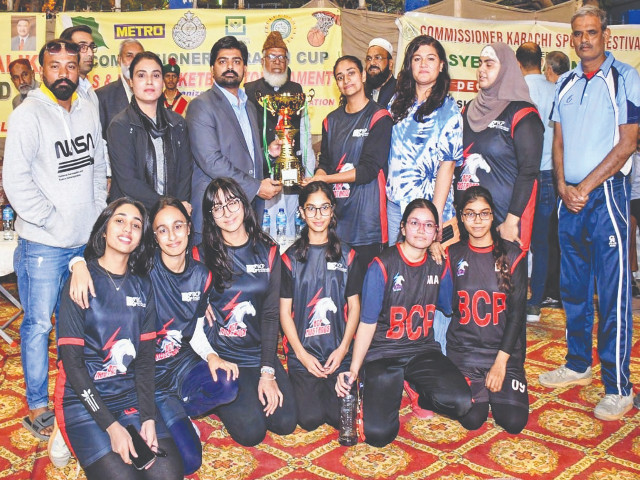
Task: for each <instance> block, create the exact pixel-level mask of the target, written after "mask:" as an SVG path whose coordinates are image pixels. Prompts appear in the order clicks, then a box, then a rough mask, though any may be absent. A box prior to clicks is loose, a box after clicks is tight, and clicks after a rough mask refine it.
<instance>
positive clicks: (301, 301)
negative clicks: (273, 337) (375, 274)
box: [280, 244, 362, 370]
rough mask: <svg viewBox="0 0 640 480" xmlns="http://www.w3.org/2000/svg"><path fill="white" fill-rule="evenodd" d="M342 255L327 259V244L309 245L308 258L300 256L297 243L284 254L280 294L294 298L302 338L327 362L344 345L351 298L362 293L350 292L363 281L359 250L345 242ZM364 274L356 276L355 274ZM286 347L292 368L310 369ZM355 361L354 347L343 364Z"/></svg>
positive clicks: (312, 353) (295, 312) (295, 321)
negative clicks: (331, 259)
mask: <svg viewBox="0 0 640 480" xmlns="http://www.w3.org/2000/svg"><path fill="white" fill-rule="evenodd" d="M341 247H342V257H341V258H340V260H338V261H337V262H328V261H327V259H326V258H325V252H326V248H327V245H309V250H308V251H307V260H306V261H305V262H300V261H298V260H297V259H296V248H295V246H292V247H290V248H289V249H288V250H287V251H286V253H284V254H283V255H282V263H283V269H282V283H281V289H280V292H281V293H280V296H281V297H282V298H291V299H292V300H293V312H291V313H292V316H293V320H294V323H295V325H296V330H297V332H298V338H299V339H300V342H301V343H302V346H303V347H304V349H305V350H306V351H307V352H309V353H310V354H311V355H313V356H314V357H315V358H317V359H318V360H319V361H320V363H322V364H323V365H324V364H325V363H326V361H327V360H328V359H329V355H331V353H333V351H334V350H335V349H336V348H338V347H339V346H340V342H342V339H343V338H344V332H345V329H346V325H347V313H348V307H347V297H349V296H351V295H356V294H358V293H360V291H359V289H357V287H356V291H354V292H350V291H349V287H351V288H353V287H352V285H353V284H356V285H357V284H358V283H360V285H361V284H362V273H361V270H360V268H359V267H358V266H357V260H356V252H355V250H352V249H351V248H349V247H348V246H347V245H345V244H342V245H341ZM354 276H357V277H360V278H359V280H358V279H354V278H353V277H354ZM283 345H284V350H285V353H286V355H287V362H288V366H289V368H290V369H295V370H306V368H305V367H304V366H303V365H302V363H300V361H299V360H298V358H297V357H296V354H295V352H294V351H293V349H292V348H289V347H288V341H287V339H286V337H285V338H284V340H283ZM350 362H351V348H350V349H349V352H348V353H347V354H346V355H345V357H344V359H343V361H342V365H348V364H349V363H350Z"/></svg>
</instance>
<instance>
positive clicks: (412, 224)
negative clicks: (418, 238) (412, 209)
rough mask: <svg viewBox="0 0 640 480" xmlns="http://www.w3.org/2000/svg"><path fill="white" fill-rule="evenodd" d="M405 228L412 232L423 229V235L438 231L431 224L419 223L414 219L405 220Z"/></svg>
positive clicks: (436, 226)
mask: <svg viewBox="0 0 640 480" xmlns="http://www.w3.org/2000/svg"><path fill="white" fill-rule="evenodd" d="M406 227H407V228H408V229H409V230H411V231H412V232H418V231H420V228H422V229H424V231H425V233H433V232H435V231H436V230H438V225H436V224H435V223H433V222H421V221H419V220H416V219H415V218H410V219H409V220H407V224H406Z"/></svg>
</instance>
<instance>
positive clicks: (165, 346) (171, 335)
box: [156, 318, 182, 362]
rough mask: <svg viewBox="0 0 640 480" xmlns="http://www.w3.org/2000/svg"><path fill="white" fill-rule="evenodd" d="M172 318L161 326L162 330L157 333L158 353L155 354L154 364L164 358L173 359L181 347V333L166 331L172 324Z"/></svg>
mask: <svg viewBox="0 0 640 480" xmlns="http://www.w3.org/2000/svg"><path fill="white" fill-rule="evenodd" d="M173 321H174V319H173V318H172V319H171V320H169V321H168V322H167V323H165V324H164V325H163V326H162V330H160V331H159V332H158V335H157V336H158V343H159V347H160V348H159V350H160V351H159V352H156V362H158V361H160V360H164V359H165V358H169V357H175V356H176V355H177V354H178V352H179V351H180V347H181V346H182V332H181V331H180V330H167V327H168V326H169V325H171V324H172V323H173Z"/></svg>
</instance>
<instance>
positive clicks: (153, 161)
mask: <svg viewBox="0 0 640 480" xmlns="http://www.w3.org/2000/svg"><path fill="white" fill-rule="evenodd" d="M129 71H130V73H131V90H132V91H133V96H132V97H131V103H130V104H129V106H128V107H127V108H126V109H124V110H123V111H122V112H120V113H119V114H118V115H116V116H115V117H114V119H113V120H112V121H111V123H110V124H109V127H108V128H107V146H108V148H109V159H110V161H111V172H112V175H113V177H112V179H111V190H110V192H109V193H110V198H111V200H115V199H116V198H120V197H124V196H127V197H130V198H133V199H134V200H138V201H140V202H142V203H143V204H144V206H145V207H146V208H147V209H151V208H153V206H154V205H155V203H156V202H157V201H158V200H159V199H160V197H161V196H172V197H175V198H177V199H178V200H180V201H181V202H182V203H183V204H184V205H185V207H186V208H187V211H188V212H190V211H191V205H190V204H189V203H188V201H189V198H190V197H191V172H192V160H191V147H190V144H189V135H188V133H187V124H186V123H185V121H184V119H183V118H182V117H181V116H180V115H178V114H177V113H175V112H172V111H169V110H167V109H166V108H164V105H163V101H162V100H161V96H162V88H163V80H162V61H161V60H160V58H159V57H158V56H157V55H156V54H155V53H152V52H141V53H138V54H137V55H136V56H135V57H134V59H133V61H132V62H131V65H130V66H129Z"/></svg>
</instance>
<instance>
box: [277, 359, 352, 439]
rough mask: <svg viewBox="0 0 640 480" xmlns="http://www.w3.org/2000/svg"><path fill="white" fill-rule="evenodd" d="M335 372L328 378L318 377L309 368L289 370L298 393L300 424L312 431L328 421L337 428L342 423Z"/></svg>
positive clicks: (294, 388)
mask: <svg viewBox="0 0 640 480" xmlns="http://www.w3.org/2000/svg"><path fill="white" fill-rule="evenodd" d="M337 376H338V374H337V373H333V374H332V375H329V376H328V377H327V378H318V377H316V376H314V375H311V374H310V373H309V372H308V371H307V370H305V371H300V370H289V378H290V379H291V384H292V385H293V391H294V392H295V395H296V405H297V406H298V410H297V411H298V424H300V426H301V427H302V428H304V429H305V430H306V431H308V432H311V431H312V430H315V429H316V428H318V427H319V426H320V425H322V424H324V423H328V424H329V425H331V426H332V427H333V428H335V429H336V430H337V429H338V428H339V424H340V399H339V398H338V395H337V394H336V390H335V387H336V378H337Z"/></svg>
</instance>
